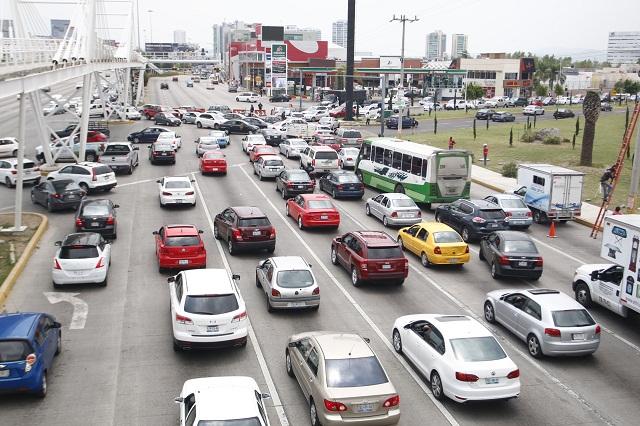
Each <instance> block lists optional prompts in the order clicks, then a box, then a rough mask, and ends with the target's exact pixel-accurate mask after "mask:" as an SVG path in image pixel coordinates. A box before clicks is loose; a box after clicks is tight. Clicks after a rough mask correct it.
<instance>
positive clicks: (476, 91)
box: [467, 83, 484, 101]
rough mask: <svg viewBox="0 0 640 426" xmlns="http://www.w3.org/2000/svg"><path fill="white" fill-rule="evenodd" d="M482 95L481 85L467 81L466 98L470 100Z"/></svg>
mask: <svg viewBox="0 0 640 426" xmlns="http://www.w3.org/2000/svg"><path fill="white" fill-rule="evenodd" d="M482 96H484V90H482V87H480V86H478V85H477V84H474V83H469V84H468V85H467V99H468V100H470V101H473V100H476V99H479V98H481V97H482Z"/></svg>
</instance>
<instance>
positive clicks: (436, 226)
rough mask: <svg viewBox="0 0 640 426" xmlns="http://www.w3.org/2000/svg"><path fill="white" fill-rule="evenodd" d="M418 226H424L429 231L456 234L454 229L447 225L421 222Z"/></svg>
mask: <svg viewBox="0 0 640 426" xmlns="http://www.w3.org/2000/svg"><path fill="white" fill-rule="evenodd" d="M418 225H420V226H422V227H423V228H424V229H426V230H427V231H429V232H431V233H433V232H444V231H453V232H456V231H455V230H454V229H453V228H451V227H450V226H449V225H447V224H446V223H441V222H420V223H418Z"/></svg>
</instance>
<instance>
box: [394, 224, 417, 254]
mask: <svg viewBox="0 0 640 426" xmlns="http://www.w3.org/2000/svg"><path fill="white" fill-rule="evenodd" d="M419 230H420V225H413V226H412V227H410V228H408V229H406V230H404V231H401V234H400V236H399V237H400V238H402V244H403V245H404V247H405V248H406V249H407V250H409V251H410V252H412V253H415V248H414V247H415V237H416V234H417V233H418V231H419Z"/></svg>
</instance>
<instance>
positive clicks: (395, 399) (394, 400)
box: [382, 395, 400, 408]
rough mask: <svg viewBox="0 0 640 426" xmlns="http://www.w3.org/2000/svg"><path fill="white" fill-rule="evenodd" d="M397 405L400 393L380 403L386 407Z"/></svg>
mask: <svg viewBox="0 0 640 426" xmlns="http://www.w3.org/2000/svg"><path fill="white" fill-rule="evenodd" d="M397 405H400V395H394V396H392V397H391V398H389V399H387V400H386V401H385V402H384V403H383V404H382V406H383V407H386V408H389V407H395V406H397Z"/></svg>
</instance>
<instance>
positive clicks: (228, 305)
mask: <svg viewBox="0 0 640 426" xmlns="http://www.w3.org/2000/svg"><path fill="white" fill-rule="evenodd" d="M236 309H238V299H236V295H235V294H205V295H197V296H187V298H186V300H185V301H184V311H185V312H188V313H190V314H200V315H220V314H226V313H227V312H232V311H235V310H236Z"/></svg>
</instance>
